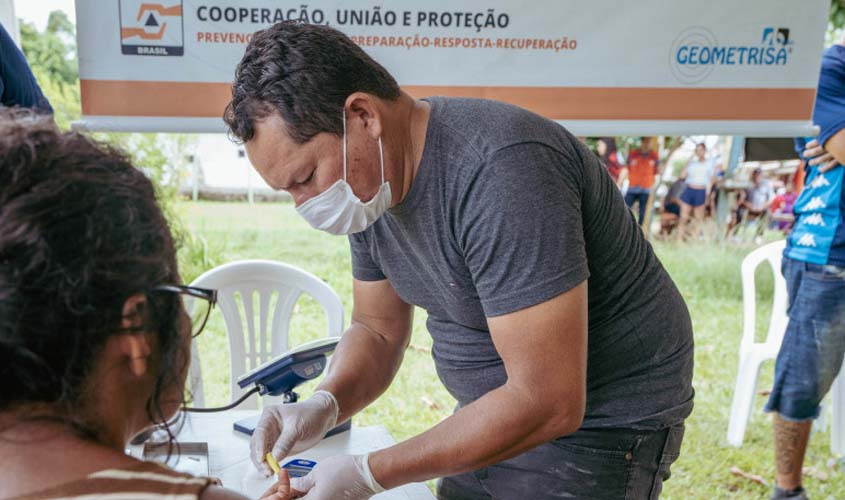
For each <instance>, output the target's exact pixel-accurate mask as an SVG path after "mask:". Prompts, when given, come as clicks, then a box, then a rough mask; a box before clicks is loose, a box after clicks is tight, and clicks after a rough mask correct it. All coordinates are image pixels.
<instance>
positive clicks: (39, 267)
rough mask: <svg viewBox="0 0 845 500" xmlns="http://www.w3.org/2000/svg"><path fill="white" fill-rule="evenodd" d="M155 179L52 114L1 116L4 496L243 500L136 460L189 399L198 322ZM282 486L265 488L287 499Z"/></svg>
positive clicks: (208, 299) (198, 292)
mask: <svg viewBox="0 0 845 500" xmlns="http://www.w3.org/2000/svg"><path fill="white" fill-rule="evenodd" d="M179 283H180V279H179V271H178V269H177V264H176V250H175V248H174V243H173V238H172V236H171V233H170V230H169V229H168V226H167V221H166V220H165V218H164V215H163V214H162V211H161V209H160V208H159V206H158V204H157V202H156V195H155V190H154V188H153V185H152V183H151V182H150V181H149V180H148V179H147V178H146V177H145V176H144V174H143V173H142V172H141V171H140V170H138V169H136V168H135V167H133V166H132V164H131V163H130V162H129V160H128V159H127V158H126V157H125V156H124V155H123V154H122V153H120V152H118V151H116V150H114V149H112V148H110V147H108V146H105V145H102V144H98V143H96V142H94V141H92V140H91V139H88V138H86V137H85V136H82V135H79V134H76V133H60V132H59V131H58V130H57V129H56V127H55V125H54V124H53V122H52V120H51V118H50V117H49V116H39V115H36V114H34V113H32V112H31V111H25V110H22V109H12V108H10V109H6V110H0V378H2V380H3V390H2V391H0V498H17V499H35V498H40V499H51V498H63V499H73V498H100V497H104V498H106V497H107V498H149V499H154V498H162V499H164V498H179V499H181V500H190V499H203V500H209V499H239V498H244V497H242V496H241V495H240V494H237V493H235V492H232V491H228V490H225V489H223V488H221V487H219V486H215V485H214V484H213V483H214V481H213V480H212V479H209V478H200V477H193V476H190V475H187V474H181V473H177V472H174V471H172V470H170V469H168V468H166V467H165V466H163V465H159V464H158V463H154V462H145V461H141V460H138V459H136V458H132V457H130V456H128V455H127V454H126V453H125V452H124V450H125V448H126V445H127V443H128V442H129V440H130V439H131V437H132V436H133V435H135V434H136V433H138V432H139V431H142V430H144V429H145V428H148V427H149V426H151V425H154V424H161V425H163V426H164V427H165V429H167V430H168V434H169V435H170V436H171V439H172V433H170V431H169V428H168V427H167V424H166V423H165V422H167V421H168V420H169V419H170V418H171V417H172V416H173V415H174V414H176V412H177V411H178V410H179V409H180V407H181V406H182V404H183V400H184V397H183V396H184V388H185V379H186V376H187V369H188V363H189V359H190V352H191V349H190V346H191V338H192V334H196V333H199V332H198V329H199V328H201V325H199V324H197V325H193V324H192V323H191V321H190V319H189V317H188V315H187V314H186V312H185V309H184V307H183V306H182V300H180V299H182V298H184V297H185V296H186V295H189V296H191V297H193V298H194V300H195V302H196V306H197V307H199V306H200V304H202V305H204V306H205V307H207V308H210V307H211V305H212V303H213V300H214V297H215V295H214V291H213V290H203V289H197V288H189V287H182V286H178V284H179ZM280 479H281V480H282V481H280V483H279V485H278V486H277V487H275V488H273V489H271V490H270V491H268V492H267V493H266V494H265V496H266V497H267V498H276V499H283V498H286V496H287V495H288V494H289V490H287V489H285V488H287V487H288V485H287V484H286V483H285V484H283V483H284V479H286V476H283V477H280Z"/></svg>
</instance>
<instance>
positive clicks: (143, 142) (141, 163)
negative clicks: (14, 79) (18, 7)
mask: <svg viewBox="0 0 845 500" xmlns="http://www.w3.org/2000/svg"><path fill="white" fill-rule="evenodd" d="M20 26H21V46H22V48H23V51H24V55H25V56H26V58H27V60H28V62H29V64H30V66H31V67H32V72H33V74H34V75H35V78H36V80H38V84H39V86H40V87H41V90H42V91H43V92H44V95H45V96H46V97H47V99H48V100H49V101H50V104H51V105H52V106H53V110H54V119H55V121H56V123H57V124H58V126H59V127H60V128H62V129H65V130H67V129H69V128H70V127H71V124H72V123H73V122H75V121H77V120H79V119H80V118H81V116H82V106H81V102H80V94H79V72H78V70H77V56H76V44H75V29H74V26H73V24H72V23H71V22H70V20H69V19H68V18H67V16H66V15H65V14H64V13H63V12H61V11H54V12H51V13H50V17H49V20H48V22H47V28H46V29H45V30H44V31H43V32H39V31H38V30H36V29H35V27H34V26H33V25H31V24H29V23H25V22H21V23H20ZM92 135H93V137H95V138H96V139H98V140H100V141H103V142H106V143H109V144H112V145H115V146H118V147H120V148H121V149H123V150H124V151H126V152H127V154H129V156H130V157H131V158H132V162H133V164H134V165H135V166H137V167H138V168H140V169H141V170H142V171H143V172H144V173H145V174H146V175H147V177H149V178H150V180H152V182H153V184H155V186H156V191H157V194H158V199H159V202H160V204H161V206H162V208H163V210H164V212H165V215H166V216H167V218H168V220H169V221H170V224H171V228H172V229H173V232H174V233H175V235H176V237H177V239H178V241H179V242H180V243H181V245H180V252H185V253H186V255H190V256H192V258H193V259H196V262H197V263H198V264H199V265H203V266H206V265H208V264H210V263H211V262H212V261H211V260H210V259H209V258H208V257H207V256H205V255H204V250H203V249H204V248H205V246H204V245H203V244H202V242H201V241H200V238H198V237H196V236H193V235H190V234H188V233H186V232H185V231H184V230H183V229H182V225H181V222H180V220H179V218H178V216H177V214H176V212H175V209H174V206H173V203H174V201H175V200H176V198H177V189H178V185H179V181H180V180H181V176H182V175H183V172H184V171H185V168H186V157H187V155H188V154H189V152H190V151H191V150H192V149H193V147H194V143H195V139H194V137H193V136H190V135H187V134H134V133H103V132H98V133H95V134H92Z"/></svg>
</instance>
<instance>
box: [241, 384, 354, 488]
mask: <svg viewBox="0 0 845 500" xmlns="http://www.w3.org/2000/svg"><path fill="white" fill-rule="evenodd" d="M337 415H338V405H337V400H336V399H335V397H334V396H333V395H332V393H330V392H328V391H317V392H315V393H314V395H313V396H311V397H310V398H308V399H307V400H305V401H303V402H301V403H292V404H285V405H282V404H279V405H273V406H269V407H267V408H264V411H262V412H261V418H260V419H259V420H258V425H257V426H256V427H255V432H253V433H252V439H251V440H250V443H249V451H250V457H251V458H252V463H254V464H255V467H256V468H258V470H259V472H262V473H263V474H264V475H265V476H269V475H270V474H272V472H271V471H270V467H269V466H268V465H267V463H266V462H265V461H264V457H265V455H267V453H268V452H272V453H273V457H274V458H275V459H276V460H281V459H283V458H284V457H286V456H287V455H288V454H289V453H291V452H294V453H295V452H298V451H302V450H307V449H309V448H311V447H313V446H314V445H316V444H317V443H319V442H320V440H321V439H323V436H325V435H326V433H327V432H328V431H330V430H331V429H332V428H333V427H334V426H335V425H337ZM271 450H272V451H271Z"/></svg>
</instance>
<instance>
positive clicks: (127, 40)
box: [119, 0, 185, 56]
mask: <svg viewBox="0 0 845 500" xmlns="http://www.w3.org/2000/svg"><path fill="white" fill-rule="evenodd" d="M161 1H162V3H156V2H149V1H143V0H120V3H119V9H120V50H121V52H123V53H124V54H126V55H137V56H181V55H182V54H184V52H185V42H184V33H183V28H182V0H161Z"/></svg>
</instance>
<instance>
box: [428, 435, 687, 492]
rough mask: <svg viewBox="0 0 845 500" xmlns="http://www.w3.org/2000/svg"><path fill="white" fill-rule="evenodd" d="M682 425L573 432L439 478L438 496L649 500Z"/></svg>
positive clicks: (676, 449) (665, 473)
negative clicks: (464, 471) (493, 462)
mask: <svg viewBox="0 0 845 500" xmlns="http://www.w3.org/2000/svg"><path fill="white" fill-rule="evenodd" d="M683 437H684V426H683V424H681V425H678V426H675V427H670V428H668V429H663V430H660V431H636V430H631V429H604V430H579V431H578V432H576V433H574V434H571V435H569V436H566V437H563V438H560V439H556V440H554V441H551V442H549V443H546V444H542V445H540V446H538V447H536V448H534V449H532V450H529V451H527V452H525V453H523V454H522V455H519V456H517V457H514V458H512V459H510V460H505V461H504V462H501V463H498V464H496V465H491V466H489V467H485V468H483V469H480V470H477V471H475V472H470V473H467V474H460V475H457V476H451V477H447V478H443V479H441V480H440V481H439V482H438V485H437V497H438V498H439V499H441V500H519V499H526V500H528V499H530V500H546V499H553V498H554V499H559V498H575V499H582V498H583V499H590V500H649V499H654V498H658V497H659V496H660V491H661V490H662V488H663V481H665V480H667V479H669V467H670V466H671V465H672V463H673V462H674V461H675V460H676V459H677V458H678V455H679V453H680V449H681V441H682V440H683Z"/></svg>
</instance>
